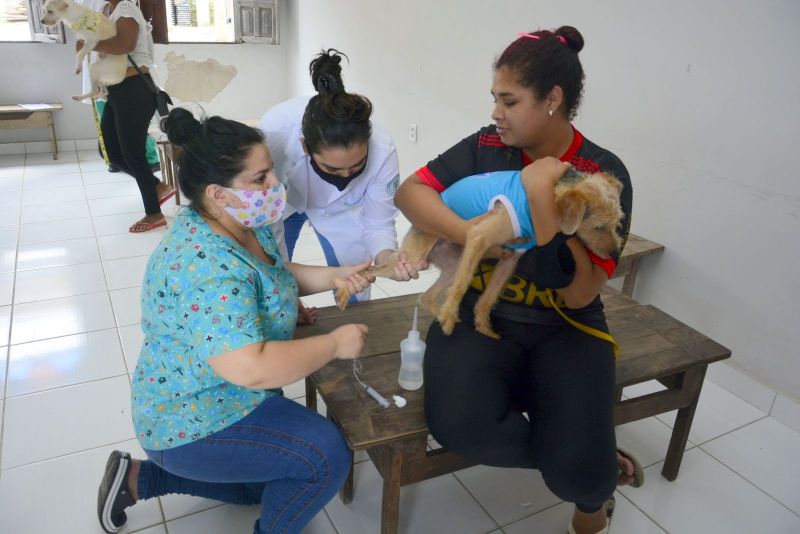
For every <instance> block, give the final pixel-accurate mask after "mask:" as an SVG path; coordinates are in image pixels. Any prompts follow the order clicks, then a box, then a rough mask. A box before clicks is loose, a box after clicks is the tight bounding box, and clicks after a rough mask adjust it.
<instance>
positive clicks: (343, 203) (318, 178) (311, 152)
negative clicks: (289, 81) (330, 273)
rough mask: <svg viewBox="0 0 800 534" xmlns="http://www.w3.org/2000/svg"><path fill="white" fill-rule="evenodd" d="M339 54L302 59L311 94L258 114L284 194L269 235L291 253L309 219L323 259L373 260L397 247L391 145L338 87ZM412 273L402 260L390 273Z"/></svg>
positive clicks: (363, 107)
mask: <svg viewBox="0 0 800 534" xmlns="http://www.w3.org/2000/svg"><path fill="white" fill-rule="evenodd" d="M343 56H344V55H343V54H341V53H340V52H339V51H337V50H334V49H328V50H323V51H322V53H320V54H318V55H317V56H316V57H315V58H314V60H313V61H311V64H310V65H309V71H310V73H311V82H312V83H313V85H314V89H316V91H317V94H316V95H314V96H312V97H307V96H301V97H298V98H293V99H291V100H287V101H286V102H283V103H281V104H278V105H277V106H275V107H273V108H272V109H270V110H269V111H267V112H266V113H265V114H264V117H263V118H262V119H261V130H262V131H263V132H264V135H265V136H266V138H267V144H268V145H269V147H270V149H272V151H273V157H274V159H275V172H276V173H277V174H278V177H279V178H280V179H281V181H283V182H284V183H285V184H286V187H287V189H288V194H289V197H288V202H289V209H287V211H286V217H285V219H284V221H283V230H284V232H282V231H281V230H282V229H281V228H280V225H278V228H277V229H276V235H277V234H281V233H283V234H284V236H285V241H284V242H285V245H286V250H285V252H286V254H287V258H289V259H291V258H292V256H293V254H294V247H295V243H296V242H297V238H298V236H299V234H300V229H301V227H302V226H303V223H304V222H305V221H306V220H308V221H309V223H310V224H311V226H312V228H314V231H315V232H316V234H317V238H318V239H319V241H320V244H321V245H322V250H323V252H324V253H325V259H326V260H327V263H328V265H331V266H335V265H340V264H353V263H360V262H363V261H365V260H368V259H372V260H374V262H375V263H376V264H380V263H384V262H385V261H387V259H388V258H389V256H390V255H391V254H394V253H395V251H396V250H395V249H397V233H396V231H395V227H394V220H395V217H396V216H397V208H396V207H395V205H394V194H395V191H396V190H397V186H398V183H399V179H400V176H399V170H398V162H397V149H396V148H395V146H394V141H392V138H391V137H390V136H389V134H388V133H387V132H386V131H385V130H384V129H383V128H381V127H380V126H379V125H377V124H375V123H374V122H372V121H371V120H370V117H371V116H372V103H371V102H370V101H369V100H368V99H367V98H366V97H364V96H361V95H358V94H353V93H348V92H346V91H345V88H344V83H343V82H342V67H341V66H340V63H341V60H342V57H343ZM344 57H346V56H344ZM417 277H418V274H417V266H415V265H411V264H410V263H408V262H406V261H400V262H399V263H398V266H397V268H396V269H395V272H394V275H393V278H394V279H395V280H399V281H406V280H410V279H411V278H417ZM368 298H369V292H368V291H365V292H364V293H362V294H360V295H357V299H358V300H365V299H368Z"/></svg>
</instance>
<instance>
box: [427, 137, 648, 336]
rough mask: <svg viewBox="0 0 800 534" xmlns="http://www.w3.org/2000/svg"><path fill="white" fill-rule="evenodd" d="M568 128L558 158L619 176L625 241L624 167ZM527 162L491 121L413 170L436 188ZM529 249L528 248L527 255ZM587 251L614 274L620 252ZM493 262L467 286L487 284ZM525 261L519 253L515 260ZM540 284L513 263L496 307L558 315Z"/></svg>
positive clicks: (506, 312) (522, 316)
mask: <svg viewBox="0 0 800 534" xmlns="http://www.w3.org/2000/svg"><path fill="white" fill-rule="evenodd" d="M573 131H574V135H573V140H572V144H571V145H570V146H569V148H568V149H567V151H566V152H565V153H564V154H563V155H562V156H561V157H560V158H559V159H561V161H568V162H570V163H571V164H572V166H573V167H574V168H575V169H577V170H579V171H584V172H589V173H594V172H600V171H602V172H605V173H608V174H610V175H612V176H614V177H615V178H617V179H618V180H619V181H620V182H622V185H623V188H622V191H621V193H620V203H621V207H622V211H623V212H624V214H625V219H624V221H623V226H622V228H621V229H620V235H621V237H622V238H623V243H624V241H625V240H626V239H627V236H628V232H629V230H630V221H631V207H632V196H633V195H632V192H633V191H632V187H631V180H630V176H629V175H628V170H627V169H626V168H625V165H624V164H623V163H622V161H621V160H620V159H619V158H618V157H617V156H615V155H614V154H613V153H611V152H609V151H608V150H606V149H604V148H601V147H599V146H597V145H596V144H594V143H592V142H591V141H589V140H588V139H586V138H585V137H583V135H581V133H580V132H579V131H578V130H577V129H574V128H573ZM529 163H531V161H530V159H529V158H528V157H527V155H526V154H525V153H524V152H523V151H522V150H521V149H519V148H515V147H510V146H507V145H505V144H503V142H502V141H501V140H500V136H499V135H498V134H497V129H496V127H495V126H494V125H491V126H487V127H485V128H481V130H479V131H478V132H477V133H475V134H473V135H470V136H469V137H466V138H465V139H463V140H461V141H460V142H459V143H457V144H455V145H454V146H452V147H451V148H449V149H448V150H447V151H445V152H444V153H443V154H440V155H439V156H438V157H437V158H435V159H433V160H432V161H430V162H429V163H428V164H427V165H425V166H424V167H421V168H420V169H419V170H417V176H418V177H419V178H420V180H422V181H423V182H424V183H425V184H427V185H429V186H430V187H432V188H433V189H435V190H436V191H438V192H440V193H441V192H442V191H444V190H445V189H446V188H447V187H448V186H450V185H451V184H453V183H455V182H457V181H458V180H460V179H461V178H465V177H467V176H472V175H474V174H481V173H484V172H492V171H506V170H520V169H522V168H523V167H525V166H526V165H528V164H529ZM531 252H532V251H529V252H527V253H526V256H527V255H529V254H531ZM620 252H621V251H620ZM589 257H590V259H591V260H592V262H593V263H596V264H597V265H600V266H601V267H602V268H603V269H605V271H606V272H607V273H608V276H609V277H611V275H612V274H613V272H614V269H615V268H616V266H617V262H618V260H619V255H617V256H616V257H613V258H611V259H603V258H599V257H597V256H595V255H594V254H592V253H591V252H590V253H589ZM494 263H496V262H493V261H489V260H485V261H483V262H482V263H481V264H480V266H479V267H478V271H477V272H476V274H475V277H474V279H473V281H472V285H471V289H472V290H473V291H481V290H482V289H483V288H484V287H486V283H487V282H488V278H490V277H491V272H492V270H493V269H494ZM525 263H526V262H525V257H524V256H523V258H522V259H521V261H520V266H522V265H525ZM544 289H545V288H537V287H536V286H535V285H534V284H533V283H532V282H531V281H529V280H528V279H527V278H526V276H524V274H523V272H522V269H520V268H518V270H517V272H516V273H515V274H514V275H513V276H512V278H511V280H509V282H508V283H507V284H506V287H505V289H504V291H503V293H502V294H501V295H500V301H499V302H498V305H497V308H496V309H495V313H497V314H498V315H501V316H506V317H509V318H512V319H515V320H523V321H527V322H536V323H545V324H547V323H551V322H557V321H558V320H560V319H558V318H555V317H554V316H555V313H554V312H553V311H552V310H550V309H549V308H550V306H549V304H547V303H546V301H545V299H544ZM470 300H472V299H470ZM599 310H602V303H601V302H600V299H599V298H597V299H595V301H594V302H592V303H591V304H590V305H589V306H587V307H586V308H584V309H582V310H579V311H578V310H575V311H573V312H572V313H571V314H572V315H574V314H576V313H578V312H580V313H581V314H584V313H588V312H591V311H599Z"/></svg>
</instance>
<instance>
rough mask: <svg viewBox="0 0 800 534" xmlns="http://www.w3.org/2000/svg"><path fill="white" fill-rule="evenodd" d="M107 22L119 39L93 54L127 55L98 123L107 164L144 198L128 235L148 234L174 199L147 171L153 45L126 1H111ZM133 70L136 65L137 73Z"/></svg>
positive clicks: (163, 222) (100, 45)
mask: <svg viewBox="0 0 800 534" xmlns="http://www.w3.org/2000/svg"><path fill="white" fill-rule="evenodd" d="M109 4H111V6H112V8H113V9H112V11H111V15H110V16H109V18H110V19H111V20H112V21H113V22H115V23H116V26H117V35H116V36H114V37H112V38H110V39H106V40H103V41H100V42H99V43H98V44H97V46H95V48H94V50H95V51H96V52H100V53H104V54H127V55H128V58H129V59H128V68H127V71H126V76H125V79H124V80H123V81H122V82H120V83H118V84H115V85H110V86H108V101H107V103H106V107H105V109H104V111H103V117H102V119H101V121H100V128H101V130H102V133H103V140H104V141H105V145H106V152H107V153H108V158H109V160H110V162H111V163H112V164H113V165H115V166H116V167H118V168H119V169H121V170H123V171H124V172H126V173H128V174H130V175H131V176H133V177H134V178H135V179H136V183H137V185H138V186H139V192H140V193H141V195H142V202H143V204H144V211H145V216H144V217H143V218H142V219H140V220H138V221H136V222H135V223H134V224H133V225H132V226H131V227H130V228H129V231H130V232H133V233H139V232H147V231H148V230H153V229H155V228H159V227H162V226H166V224H167V221H166V219H165V218H164V215H163V214H162V213H161V204H163V203H164V202H166V201H167V200H169V199H170V198H172V196H173V195H174V194H175V190H174V189H173V188H171V187H169V186H168V185H166V184H164V183H162V182H161V181H160V180H159V179H158V178H156V176H155V175H153V172H152V170H151V168H150V165H149V164H148V162H147V157H146V152H145V151H146V142H147V130H148V127H149V125H150V119H151V118H152V117H153V114H154V113H155V111H156V101H155V96H154V94H153V91H152V90H151V89H150V84H151V83H152V78H151V79H150V80H149V83H148V80H145V79H144V78H145V77H148V78H149V77H150V74H149V69H150V67H151V66H152V65H153V40H152V37H151V36H150V25H149V24H148V23H147V21H145V19H144V16H143V15H142V12H141V10H140V9H139V8H138V7H137V6H136V4H134V3H133V2H130V1H129V0H109ZM134 65H138V66H139V69H140V70H141V74H140V72H139V71H137V69H136V67H135V66H134Z"/></svg>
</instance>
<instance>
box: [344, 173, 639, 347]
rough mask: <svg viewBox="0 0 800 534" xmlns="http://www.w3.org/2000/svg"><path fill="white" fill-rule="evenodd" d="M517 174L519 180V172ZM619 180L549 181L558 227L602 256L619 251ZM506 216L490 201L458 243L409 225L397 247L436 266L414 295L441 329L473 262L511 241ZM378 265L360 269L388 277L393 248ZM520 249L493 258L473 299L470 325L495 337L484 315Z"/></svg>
mask: <svg viewBox="0 0 800 534" xmlns="http://www.w3.org/2000/svg"><path fill="white" fill-rule="evenodd" d="M520 179H522V177H521V174H520ZM621 190H622V184H621V183H620V182H619V180H617V179H616V178H613V177H611V176H610V175H608V174H605V173H595V174H587V173H582V172H578V171H575V170H573V169H570V170H568V171H567V172H566V173H565V174H564V176H562V177H561V179H560V180H559V182H558V183H557V184H556V186H555V202H556V212H557V216H558V222H559V227H560V229H561V232H563V233H564V234H567V235H571V234H576V235H577V236H578V237H579V238H580V239H581V241H583V243H584V244H585V245H586V247H587V248H588V249H589V250H591V251H592V252H594V253H595V254H597V255H598V256H600V257H602V258H608V257H609V256H610V255H611V254H613V253H615V252H617V251H619V248H620V245H621V239H620V237H619V234H617V228H618V227H619V225H620V223H621V222H622V218H623V216H624V215H623V212H622V209H621V207H620V202H619V193H620V191H621ZM513 226H514V225H513V224H512V220H511V216H510V215H509V212H508V209H507V208H506V205H504V203H502V202H496V203H494V207H493V208H492V209H491V210H490V212H489V214H488V215H487V216H485V217H482V218H480V219H478V220H477V221H476V222H475V223H474V224H473V225H472V226H471V227H470V228H469V230H468V232H467V240H466V244H465V245H464V246H463V247H461V246H459V245H457V244H455V243H453V242H452V241H447V240H445V239H441V238H439V237H437V236H434V235H432V234H429V233H426V232H423V231H422V230H420V229H418V228H416V227H412V228H411V230H409V232H408V234H407V235H406V237H405V238H404V239H403V243H402V245H401V247H400V251H403V252H405V253H406V254H407V257H408V261H409V263H411V264H415V265H416V264H419V262H420V261H421V260H426V261H427V262H428V263H430V264H433V265H436V266H437V267H438V268H439V269H440V270H441V275H440V276H439V279H438V280H437V281H436V282H435V283H434V284H433V285H432V286H431V287H430V288H429V289H428V290H427V291H426V292H425V293H423V294H422V296H421V297H420V302H421V303H422V305H423V306H425V307H426V308H427V309H428V310H429V311H430V312H431V314H432V315H434V316H435V317H436V318H437V320H438V321H439V322H440V323H441V325H442V331H443V332H444V333H445V334H448V335H449V334H450V333H451V332H452V331H453V327H454V326H455V323H456V322H457V321H458V305H459V303H460V302H461V298H462V297H463V296H464V293H465V292H466V291H467V288H468V287H469V283H470V281H471V280H472V276H473V273H474V272H475V269H476V267H477V266H478V263H479V262H480V260H481V258H483V256H484V255H485V254H486V252H487V251H488V250H489V249H490V248H491V247H493V246H495V245H503V244H506V243H509V242H512V241H514V239H515V238H516V237H518V236H515V235H514V228H513ZM400 251H398V252H397V253H395V254H394V255H393V256H392V259H391V260H390V261H389V262H387V263H384V264H382V265H374V266H372V267H370V268H369V269H367V270H366V271H364V273H363V274H365V275H373V276H383V277H386V276H390V275H391V274H392V273H394V268H395V264H396V263H397V261H398V258H399V255H400V254H399V252H400ZM520 256H521V253H519V252H518V253H515V254H513V255H511V256H509V257H506V258H502V259H500V260H499V261H498V263H497V266H496V267H495V269H494V272H493V273H492V277H491V280H490V281H489V284H488V286H487V287H486V289H485V290H484V291H483V294H482V295H481V296H480V298H479V299H478V302H477V303H476V304H475V308H474V312H475V330H477V331H478V332H480V333H482V334H484V335H487V336H489V337H493V338H496V339H498V338H499V336H498V335H497V334H496V333H495V332H494V330H492V326H491V322H490V320H489V314H490V312H491V310H492V307H493V306H494V304H495V302H496V301H497V298H498V297H499V296H500V292H501V291H502V289H503V286H505V284H506V282H507V281H508V279H509V278H510V277H511V275H512V274H513V273H514V270H515V269H516V266H517V263H518V261H519V258H520ZM448 287H449V290H448V291H447V296H446V297H445V299H444V303H443V304H442V305H441V307H439V306H437V300H438V298H439V296H440V295H441V293H442V291H443V290H444V289H445V288H448ZM349 298H350V295H349V294H348V293H347V292H346V291H340V292H339V294H338V295H337V306H338V307H339V309H340V310H344V309H345V308H346V307H347V301H348V299H349Z"/></svg>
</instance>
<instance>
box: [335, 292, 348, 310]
mask: <svg viewBox="0 0 800 534" xmlns="http://www.w3.org/2000/svg"><path fill="white" fill-rule="evenodd" d="M349 302H350V293H348V292H347V291H346V290H344V289H340V290H339V291H337V292H336V307H337V308H339V311H344V310H345V309H346V308H347V304H348V303H349Z"/></svg>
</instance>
